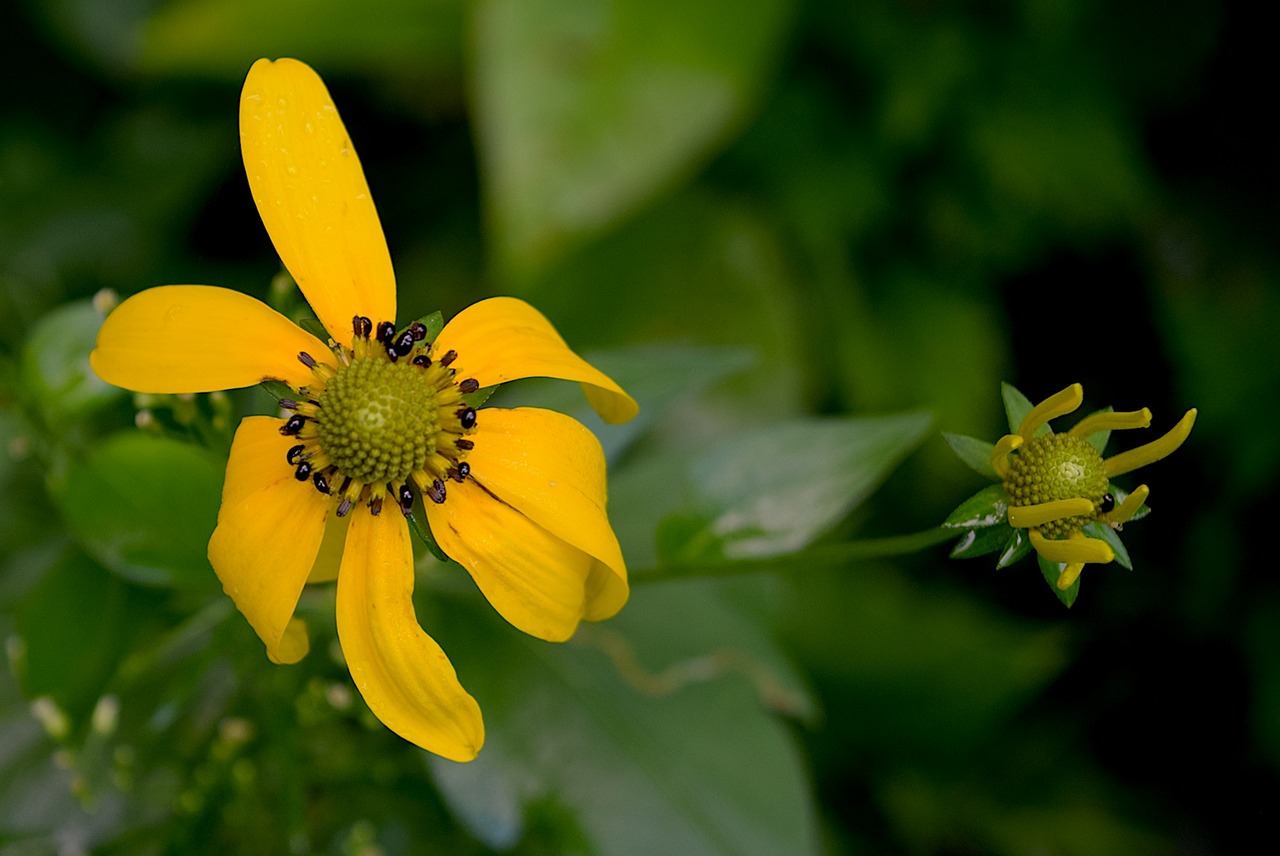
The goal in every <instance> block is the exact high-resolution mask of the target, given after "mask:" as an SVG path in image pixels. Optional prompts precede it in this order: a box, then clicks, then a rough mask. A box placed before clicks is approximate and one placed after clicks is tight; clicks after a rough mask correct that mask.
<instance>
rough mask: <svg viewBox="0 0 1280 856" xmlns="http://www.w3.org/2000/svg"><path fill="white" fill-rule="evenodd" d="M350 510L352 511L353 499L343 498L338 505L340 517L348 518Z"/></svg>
mask: <svg viewBox="0 0 1280 856" xmlns="http://www.w3.org/2000/svg"><path fill="white" fill-rule="evenodd" d="M350 510H351V499H350V497H343V499H342V502H339V503H338V516H339V517H346V516H347V512H348V511H350Z"/></svg>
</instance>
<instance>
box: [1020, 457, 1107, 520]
mask: <svg viewBox="0 0 1280 856" xmlns="http://www.w3.org/2000/svg"><path fill="white" fill-rule="evenodd" d="M1004 487H1005V490H1006V491H1008V493H1009V499H1010V504H1011V505H1013V506H1024V505H1039V504H1040V503H1042V502H1053V501H1055V500H1060V499H1076V498H1084V499H1088V500H1090V501H1091V502H1093V514H1089V515H1080V516H1077V517H1067V518H1064V519H1062V520H1055V521H1053V522H1051V523H1046V524H1044V525H1042V526H1038V527H1036V528H1037V529H1039V530H1040V534H1042V535H1044V536H1045V537H1046V538H1062V537H1065V536H1067V535H1069V534H1070V533H1072V532H1078V531H1079V530H1080V529H1082V528H1083V527H1084V526H1085V525H1086V524H1088V523H1091V522H1092V521H1093V520H1094V519H1095V518H1096V517H1097V514H1098V513H1099V506H1101V504H1102V498H1103V497H1104V496H1106V493H1107V476H1106V472H1105V470H1104V468H1103V464H1102V456H1101V455H1099V454H1098V450H1097V449H1095V448H1093V446H1091V445H1090V444H1089V442H1088V441H1087V440H1084V439H1082V438H1080V437H1072V436H1070V435H1067V434H1045V435H1043V436H1040V437H1036V438H1034V439H1032V440H1030V441H1029V442H1027V443H1026V444H1025V445H1023V446H1022V448H1020V449H1018V451H1017V452H1015V453H1014V454H1013V455H1011V456H1010V462H1009V475H1008V477H1007V478H1006V479H1005V482H1004Z"/></svg>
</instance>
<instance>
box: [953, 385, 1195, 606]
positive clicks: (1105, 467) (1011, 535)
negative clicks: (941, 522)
mask: <svg viewBox="0 0 1280 856" xmlns="http://www.w3.org/2000/svg"><path fill="white" fill-rule="evenodd" d="M1005 399H1006V406H1007V408H1008V410H1009V417H1010V420H1009V424H1010V428H1011V429H1013V430H1012V433H1009V434H1006V435H1004V436H1003V437H1001V438H1000V440H999V441H998V442H997V443H996V444H995V445H994V446H991V445H988V444H984V443H982V442H981V441H979V440H974V439H972V438H969V437H955V436H948V438H947V439H948V441H950V442H951V444H952V446H953V447H954V448H955V449H956V451H957V452H959V453H960V455H961V457H962V458H965V459H966V460H967V461H968V462H969V463H970V464H971V465H973V466H974V467H975V469H977V470H978V471H979V472H982V473H984V474H985V475H990V476H994V477H995V478H996V479H997V480H998V481H999V484H998V485H993V486H992V487H991V488H988V489H986V490H984V491H982V492H980V493H979V494H978V495H977V496H975V497H973V498H972V499H970V500H969V501H968V502H966V503H964V504H963V505H961V507H960V508H958V509H957V510H956V512H955V513H953V514H952V515H951V517H950V518H948V520H947V522H946V525H947V526H952V527H955V528H959V529H964V530H966V534H965V537H964V539H963V540H962V541H961V543H960V545H959V546H958V547H957V548H956V550H955V551H954V553H953V555H962V556H973V555H979V554H980V553H982V552H993V551H995V550H997V549H1001V548H1003V552H1002V554H1001V558H1000V562H999V566H1000V567H1004V566H1005V565H1008V564H1012V563H1013V562H1014V561H1017V559H1019V558H1021V557H1022V556H1023V555H1025V554H1026V553H1027V552H1029V551H1030V550H1031V549H1034V550H1035V551H1036V553H1037V554H1038V555H1039V557H1040V559H1041V566H1042V568H1043V569H1044V570H1045V576H1046V579H1049V580H1050V581H1051V582H1052V583H1053V585H1054V586H1055V587H1056V589H1057V590H1059V591H1060V592H1067V591H1071V592H1072V594H1071V596H1070V599H1074V591H1075V588H1074V587H1075V586H1076V584H1077V582H1078V581H1079V577H1080V573H1081V571H1082V570H1083V569H1084V566H1085V565H1086V564H1091V563H1092V564H1107V563H1109V562H1111V561H1113V560H1117V559H1119V560H1120V561H1121V563H1122V564H1124V565H1125V566H1129V558H1128V555H1127V553H1126V552H1125V551H1124V546H1123V544H1121V543H1120V539H1119V536H1118V535H1117V534H1116V532H1117V530H1119V529H1120V527H1121V526H1122V525H1123V524H1125V523H1127V522H1128V521H1130V520H1132V519H1135V518H1136V517H1139V516H1141V515H1142V514H1143V513H1145V502H1146V499H1147V496H1148V495H1149V494H1150V490H1149V489H1148V488H1147V486H1146V485H1140V486H1139V487H1138V488H1136V489H1135V490H1134V491H1133V492H1132V493H1125V492H1124V491H1122V490H1121V489H1119V488H1118V487H1116V486H1114V485H1113V484H1112V483H1111V479H1112V478H1114V477H1115V476H1119V475H1123V474H1124V473H1127V472H1130V471H1132V470H1135V469H1137V468H1139V467H1142V466H1145V465H1147V464H1150V463H1154V462H1155V461H1158V460H1160V459H1161V458H1163V457H1165V456H1167V455H1169V454H1171V453H1172V452H1173V451H1174V450H1175V449H1177V448H1178V447H1179V446H1181V445H1182V443H1183V441H1185V440H1186V439H1187V436H1188V435H1189V434H1190V433H1191V427H1192V425H1194V424H1195V420H1196V411H1195V410H1194V409H1192V410H1188V411H1187V413H1186V415H1184V416H1183V417H1182V419H1181V420H1179V422H1178V423H1177V424H1176V425H1174V427H1173V428H1172V429H1170V430H1169V432H1168V433H1166V434H1165V435H1164V436H1162V437H1160V438H1159V439H1158V440H1153V441H1152V442H1150V443H1147V444H1146V445H1143V446H1139V447H1137V448H1135V449H1130V450H1129V451H1127V452H1122V453H1120V454H1118V455H1114V456H1112V457H1110V458H1104V457H1103V456H1102V451H1103V449H1104V448H1105V446H1106V443H1107V439H1108V437H1109V435H1110V432H1111V431H1116V430H1127V429H1131V428H1147V427H1150V425H1151V412H1150V411H1149V410H1147V409H1146V408H1145V407H1144V408H1142V409H1141V410H1135V411H1129V412H1124V413H1119V412H1114V411H1111V410H1105V411H1100V412H1098V413H1094V414H1092V415H1091V416H1087V417H1085V418H1084V419H1082V420H1080V421H1079V422H1078V423H1076V425H1075V426H1074V427H1072V428H1071V429H1070V430H1069V431H1067V432H1065V433H1060V434H1055V433H1054V432H1053V431H1052V430H1051V429H1050V427H1049V421H1050V420H1052V419H1056V418H1057V417H1059V416H1065V415H1067V414H1068V413H1071V412H1073V411H1075V410H1076V409H1077V408H1079V407H1080V404H1081V403H1082V401H1083V400H1084V390H1083V388H1082V387H1081V386H1080V384H1078V383H1077V384H1072V385H1071V386H1069V387H1067V388H1066V389H1064V390H1062V391H1061V392H1059V393H1057V394H1055V395H1051V396H1049V397H1048V398H1046V399H1045V400H1044V401H1042V402H1040V403H1039V404H1037V405H1035V406H1034V407H1032V406H1031V404H1030V402H1028V401H1026V399H1025V398H1024V397H1023V396H1022V394H1021V393H1019V392H1018V391H1017V390H1015V389H1013V388H1012V387H1006V390H1005ZM984 456H985V457H984ZM1059 596H1060V597H1064V600H1068V605H1069V599H1068V598H1067V597H1066V596H1064V595H1062V594H1060V595H1059Z"/></svg>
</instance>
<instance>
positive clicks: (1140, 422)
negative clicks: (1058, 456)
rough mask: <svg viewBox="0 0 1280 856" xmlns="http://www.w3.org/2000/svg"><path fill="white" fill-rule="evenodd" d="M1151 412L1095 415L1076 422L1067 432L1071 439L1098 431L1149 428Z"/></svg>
mask: <svg viewBox="0 0 1280 856" xmlns="http://www.w3.org/2000/svg"><path fill="white" fill-rule="evenodd" d="M1150 427H1151V411H1150V410H1148V409H1147V408H1145V407H1144V408H1142V409H1141V410H1128V411H1124V412H1122V413H1095V414H1093V415H1092V416H1086V417H1085V418H1083V419H1081V420H1080V421H1079V422H1077V423H1076V424H1075V425H1074V426H1073V427H1072V428H1071V430H1070V431H1068V432H1067V434H1069V435H1070V436H1072V437H1088V436H1089V435H1090V434H1096V433H1098V432H1099V431H1125V430H1128V429H1130V428H1150Z"/></svg>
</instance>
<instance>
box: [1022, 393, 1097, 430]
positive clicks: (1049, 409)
mask: <svg viewBox="0 0 1280 856" xmlns="http://www.w3.org/2000/svg"><path fill="white" fill-rule="evenodd" d="M1083 401H1084V387H1082V386H1081V385H1080V384H1078V383H1073V384H1071V386H1069V387H1067V388H1066V389H1064V390H1062V391H1061V392H1055V393H1054V394H1053V395H1051V396H1049V397H1048V398H1046V399H1045V400H1044V401H1042V402H1040V403H1039V404H1037V405H1036V406H1035V407H1033V408H1031V412H1030V413H1028V414H1027V415H1026V416H1024V417H1022V422H1021V423H1020V424H1019V425H1018V433H1019V434H1021V435H1022V439H1024V440H1030V439H1031V438H1032V437H1034V436H1035V435H1036V432H1037V431H1039V430H1040V426H1041V425H1044V424H1045V423H1046V422H1048V421H1049V420H1050V419H1057V418H1058V417H1059V416H1065V415H1066V414H1068V413H1070V412H1071V411H1073V410H1075V409H1076V408H1077V407H1079V406H1080V404H1081V402H1083Z"/></svg>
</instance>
